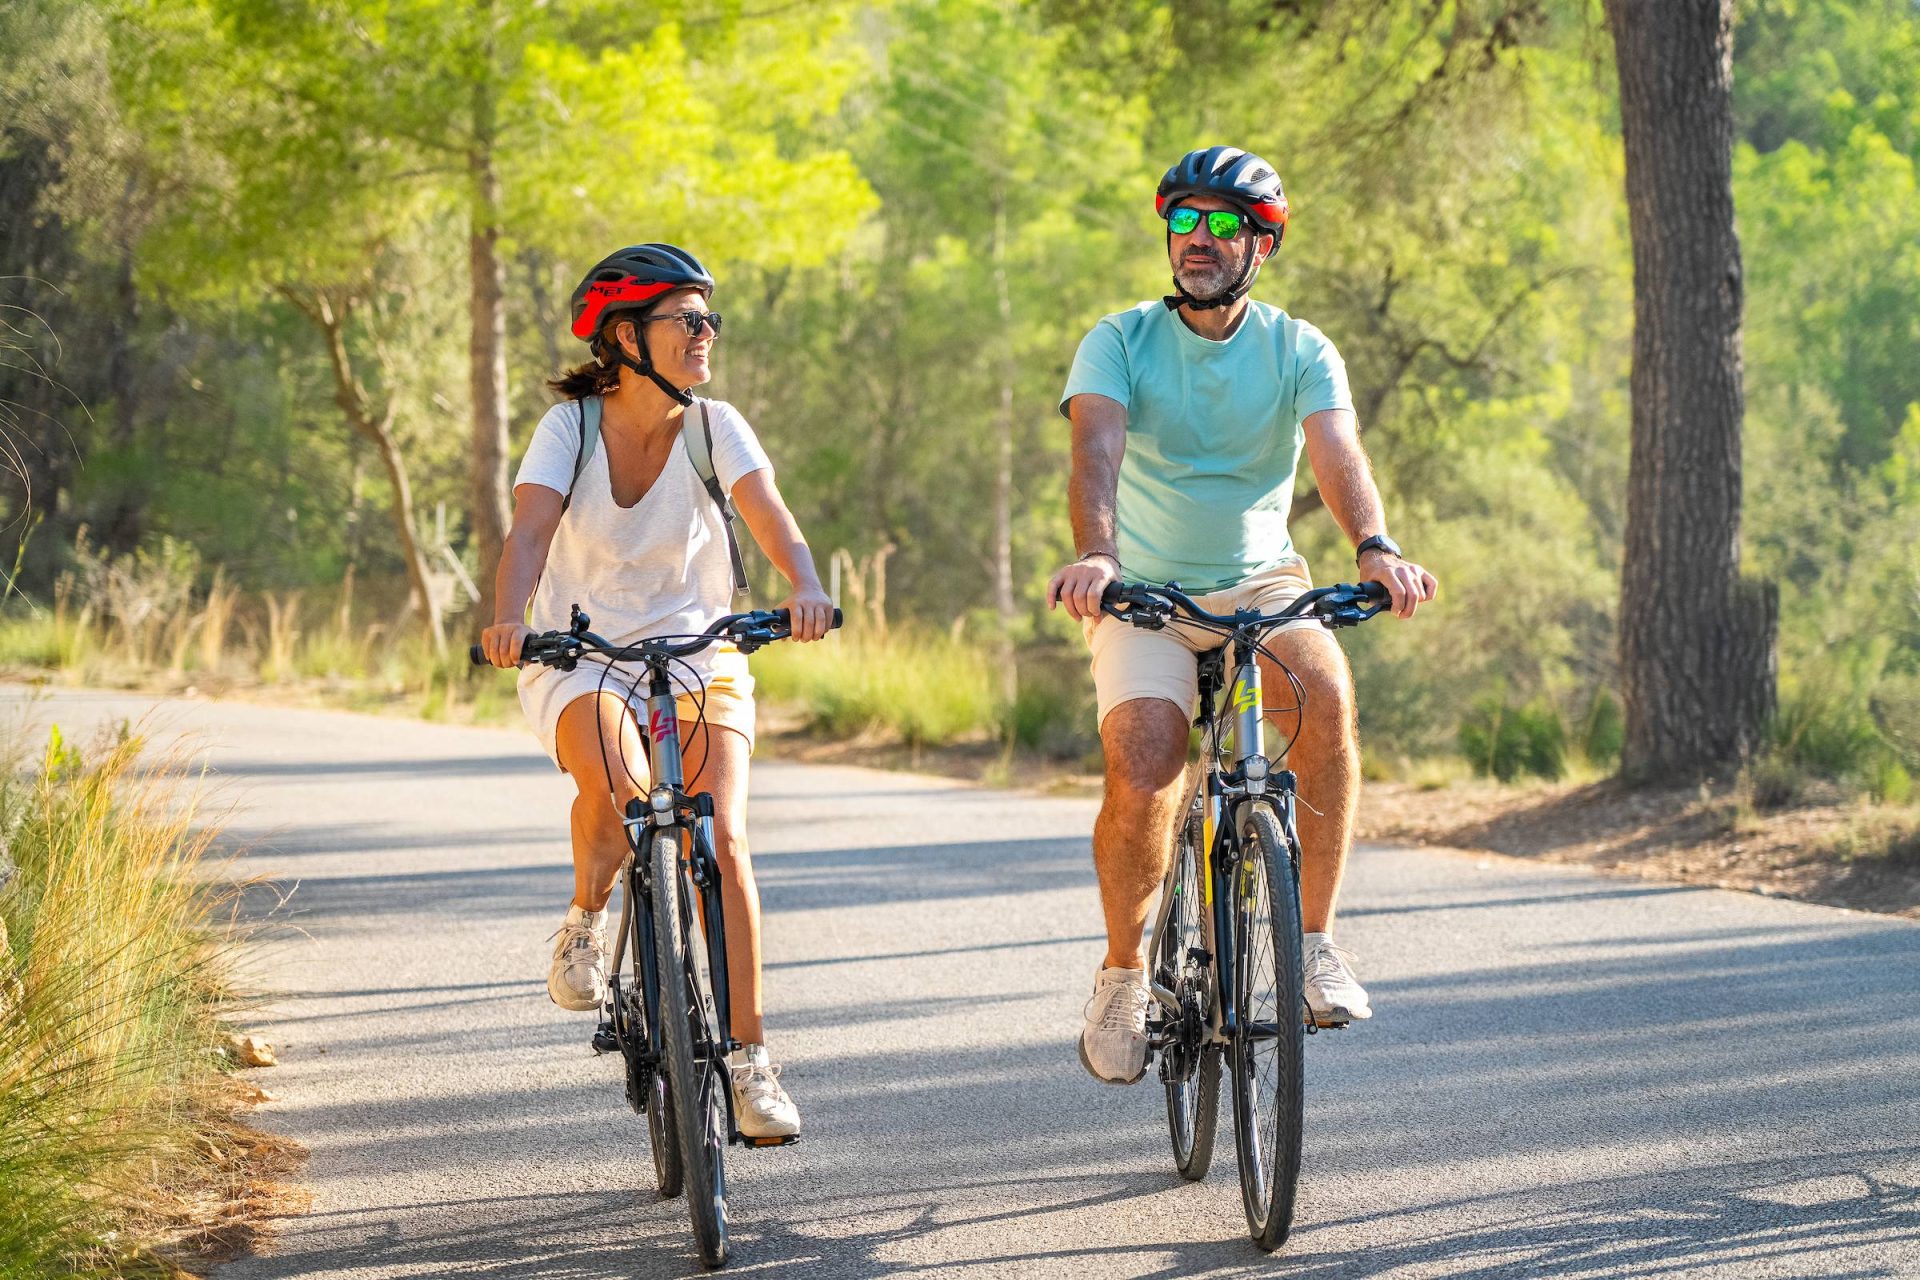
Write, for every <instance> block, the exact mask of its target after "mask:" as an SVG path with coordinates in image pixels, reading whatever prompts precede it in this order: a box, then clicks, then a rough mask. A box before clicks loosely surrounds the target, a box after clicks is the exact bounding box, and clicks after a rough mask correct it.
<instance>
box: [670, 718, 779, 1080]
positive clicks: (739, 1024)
mask: <svg viewBox="0 0 1920 1280" xmlns="http://www.w3.org/2000/svg"><path fill="white" fill-rule="evenodd" d="M680 741H681V743H682V744H683V747H684V750H685V753H686V755H685V762H686V772H687V790H688V791H690V792H692V791H708V792H711V793H712V794H713V844H714V849H713V852H714V856H715V857H716V858H718V859H719V861H720V906H721V912H722V914H723V917H724V918H725V920H726V926H727V992H728V999H729V1002H730V1003H731V1005H732V1008H733V1028H732V1033H733V1038H734V1039H736V1040H738V1041H740V1043H742V1044H761V1043H763V1042H764V1040H763V1037H764V1034H765V1033H764V1028H763V1026H762V1023H761V1006H760V890H759V887H758V886H757V885H756V884H755V883H754V880H753V858H752V856H751V855H750V854H749V853H748V852H747V755H748V748H747V740H746V738H744V737H742V736H741V735H740V734H738V733H736V732H734V731H733V730H731V729H723V728H721V727H720V726H718V725H713V724H709V725H708V726H707V727H706V728H704V729H702V730H700V731H698V732H696V731H695V730H694V726H693V722H692V721H689V720H682V721H681V722H680Z"/></svg>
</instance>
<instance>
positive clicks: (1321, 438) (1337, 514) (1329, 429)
mask: <svg viewBox="0 0 1920 1280" xmlns="http://www.w3.org/2000/svg"><path fill="white" fill-rule="evenodd" d="M1319 416H1320V415H1319V414H1315V415H1314V417H1315V418H1318V417H1319ZM1309 421H1310V422H1311V419H1310V420H1309ZM1314 425H1315V426H1316V427H1318V428H1319V429H1314V430H1309V431H1308V433H1307V460H1308V461H1309V462H1310V463H1312V465H1313V476H1314V479H1315V480H1316V481H1317V482H1318V483H1319V485H1320V498H1321V501H1323V502H1325V503H1326V505H1327V514H1329V515H1331V516H1332V517H1333V519H1334V523H1336V524H1338V525H1339V526H1340V530H1341V532H1343V533H1345V534H1346V535H1347V540H1348V541H1349V542H1352V543H1354V544H1355V545H1358V544H1359V543H1360V541H1361V539H1363V538H1368V537H1371V536H1372V535H1374V534H1376V533H1385V532H1386V531H1387V513H1386V507H1385V505H1384V504H1383V503H1382V502H1381V501H1380V487H1379V486H1378V485H1377V484H1375V483H1374V480H1373V467H1372V465H1371V464H1370V463H1369V462H1368V461H1367V450H1366V447H1365V446H1364V445H1362V444H1361V443H1360V436H1359V433H1358V431H1356V430H1355V429H1354V427H1353V422H1352V415H1351V414H1346V415H1345V419H1344V421H1342V420H1340V419H1335V420H1334V421H1332V422H1330V423H1327V424H1325V425H1324V426H1321V425H1320V424H1314Z"/></svg>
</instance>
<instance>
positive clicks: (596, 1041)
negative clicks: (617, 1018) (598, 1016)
mask: <svg viewBox="0 0 1920 1280" xmlns="http://www.w3.org/2000/svg"><path fill="white" fill-rule="evenodd" d="M593 1051H594V1052H595V1053H618V1052H619V1051H620V1041H619V1039H618V1038H617V1037H615V1035H614V1034H613V1028H612V1027H608V1026H602V1027H601V1028H600V1029H599V1030H597V1031H595V1032H594V1033H593Z"/></svg>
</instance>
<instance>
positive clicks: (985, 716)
mask: <svg viewBox="0 0 1920 1280" xmlns="http://www.w3.org/2000/svg"><path fill="white" fill-rule="evenodd" d="M753 673H754V679H755V681H756V682H757V684H758V686H759V689H760V692H761V693H762V694H763V695H764V696H765V697H766V698H767V699H769V700H770V701H774V702H786V703H792V704H796V705H798V706H800V707H802V708H804V709H805V711H806V714H807V716H808V718H809V720H810V722H811V723H812V725H813V727H815V728H816V729H818V730H820V731H821V732H823V733H828V734H832V735H835V736H839V737H852V736H856V735H860V734H865V733H872V732H879V733H884V734H888V735H891V736H895V737H897V738H899V739H900V740H901V741H903V742H905V743H906V744H907V745H908V746H909V747H915V748H917V747H938V746H946V745H949V744H952V743H956V742H963V741H967V740H969V739H973V740H983V739H990V738H993V737H995V736H997V734H998V732H999V730H1000V727H1001V724H1002V718H1001V717H1002V705H1001V701H1000V695H999V692H998V689H999V682H998V679H997V678H996V676H995V673H994V670H993V665H992V663H991V661H990V660H989V658H988V656H987V655H986V654H985V653H984V652H982V651H981V650H979V649H977V648H975V647H974V646H971V645H968V644H965V643H963V642H961V641H956V640H954V639H951V638H950V637H947V636H943V635H940V634H937V633H930V632H901V631H895V632H890V633H887V634H884V635H875V634H873V633H870V632H864V631H854V632H851V633H848V634H840V635H836V636H834V637H833V638H832V639H829V640H827V641H825V642H824V643H821V644H818V645H774V646H772V647H771V648H769V649H766V650H764V651H763V652H761V653H759V654H756V655H755V656H754V659H753Z"/></svg>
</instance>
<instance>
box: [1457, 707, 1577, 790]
mask: <svg viewBox="0 0 1920 1280" xmlns="http://www.w3.org/2000/svg"><path fill="white" fill-rule="evenodd" d="M1459 741H1460V754H1461V755H1463V756H1465V757H1466V758H1467V760H1468V761H1469V762H1471V763H1472V765H1473V767H1474V769H1475V770H1476V771H1478V772H1480V773H1482V774H1489V775H1491V776H1493V777H1495V778H1498V779H1500V781H1502V782H1511V781H1513V780H1514V779H1515V778H1518V777H1521V776H1522V775H1532V776H1535V777H1540V778H1547V779H1555V778H1559V777H1560V776H1562V775H1563V774H1565V773H1566V769H1567V730H1566V726H1565V725H1564V724H1562V723H1561V721H1560V714H1559V712H1557V711H1555V710H1554V709H1553V707H1552V706H1550V705H1549V704H1548V703H1547V702H1546V701H1545V700H1544V699H1539V698H1536V699H1534V700H1533V701H1532V702H1529V703H1526V704H1524V705H1522V706H1518V707H1515V706H1509V705H1508V704H1507V703H1506V702H1505V701H1504V700H1501V699H1497V698H1483V699H1481V700H1480V701H1479V702H1478V703H1476V704H1474V707H1473V710H1472V711H1470V712H1469V713H1468V714H1467V717H1466V719H1465V720H1463V721H1462V722H1461V724H1460V737H1459Z"/></svg>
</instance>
